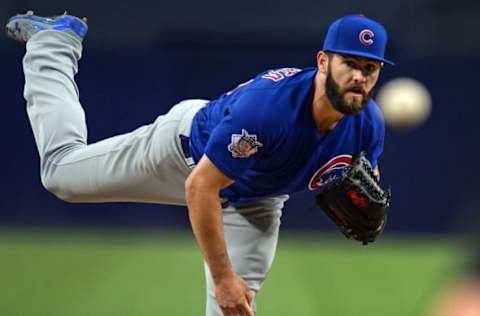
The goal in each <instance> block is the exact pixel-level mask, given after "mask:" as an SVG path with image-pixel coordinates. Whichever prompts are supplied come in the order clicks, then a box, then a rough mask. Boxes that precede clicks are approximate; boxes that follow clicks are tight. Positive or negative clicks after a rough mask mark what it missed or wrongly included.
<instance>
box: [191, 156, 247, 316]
mask: <svg viewBox="0 0 480 316" xmlns="http://www.w3.org/2000/svg"><path fill="white" fill-rule="evenodd" d="M232 183H234V181H233V180H232V179H230V178H228V177H227V176H225V175H224V174H223V173H222V172H221V171H220V170H219V169H218V168H217V167H216V166H215V165H214V164H213V163H212V162H211V161H210V159H208V157H207V156H205V155H204V156H203V157H202V159H200V161H199V163H198V165H197V166H196V167H195V169H194V170H193V171H192V173H191V174H190V176H189V177H188V179H187V181H186V183H185V190H186V197H187V205H188V211H189V216H190V222H191V225H192V229H193V233H194V234H195V237H196V239H197V242H198V244H199V246H200V248H201V250H202V252H203V256H204V258H205V260H206V262H207V265H208V267H209V268H210V272H211V275H212V278H213V282H214V284H215V294H216V298H217V303H218V305H219V306H220V308H221V309H222V310H223V312H224V314H225V315H237V314H238V315H247V316H253V311H252V309H251V307H250V304H251V301H252V299H253V292H252V291H251V290H250V289H249V288H248V287H247V285H246V283H245V281H244V280H243V279H241V278H240V277H239V276H237V275H236V274H235V273H234V272H233V269H232V266H231V263H230V260H229V257H228V253H227V247H226V244H225V240H224V233H223V214H222V208H221V205H220V198H219V193H220V190H221V189H222V188H225V187H227V186H229V185H231V184H232Z"/></svg>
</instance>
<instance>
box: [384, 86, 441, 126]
mask: <svg viewBox="0 0 480 316" xmlns="http://www.w3.org/2000/svg"><path fill="white" fill-rule="evenodd" d="M376 99H377V103H378V105H379V107H380V109H381V110H382V112H383V116H384V117H385V123H386V124H387V125H388V126H390V127H392V128H398V129H412V128H415V127H418V126H419V125H421V124H422V123H423V122H425V121H426V120H427V119H428V117H429V115H430V112H431V108H432V98H431V96H430V93H429V92H428V90H427V88H425V86H424V85H423V84H422V83H420V82H419V81H417V80H415V79H411V78H396V79H393V80H391V81H389V82H387V83H386V84H385V85H383V86H382V87H381V88H380V90H379V91H378V95H377V98H376Z"/></svg>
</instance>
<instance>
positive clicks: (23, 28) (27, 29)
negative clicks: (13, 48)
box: [6, 11, 88, 43]
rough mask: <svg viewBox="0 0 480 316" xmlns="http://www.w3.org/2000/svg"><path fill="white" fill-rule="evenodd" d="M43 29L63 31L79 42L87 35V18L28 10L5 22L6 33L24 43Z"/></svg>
mask: <svg viewBox="0 0 480 316" xmlns="http://www.w3.org/2000/svg"><path fill="white" fill-rule="evenodd" d="M45 30H54V31H59V32H65V33H67V34H69V35H71V36H73V37H75V38H76V39H77V40H79V41H80V42H81V41H82V40H83V39H84V37H85V35H87V31H88V26H87V18H83V19H80V18H77V17H75V16H71V15H67V13H66V12H65V14H63V15H59V16H54V17H48V18H47V17H41V16H37V15H34V14H33V11H28V12H27V13H26V14H18V15H15V16H13V17H11V18H10V20H9V21H8V23H7V26H6V31H7V35H8V36H9V37H11V38H13V39H14V40H16V41H19V42H22V43H26V42H27V41H28V40H29V39H30V38H31V37H32V36H33V35H35V34H36V33H38V32H41V31H45Z"/></svg>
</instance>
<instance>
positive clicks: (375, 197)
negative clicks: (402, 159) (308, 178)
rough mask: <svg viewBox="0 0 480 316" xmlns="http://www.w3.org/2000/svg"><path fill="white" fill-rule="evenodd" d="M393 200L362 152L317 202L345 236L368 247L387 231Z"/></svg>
mask: <svg viewBox="0 0 480 316" xmlns="http://www.w3.org/2000/svg"><path fill="white" fill-rule="evenodd" d="M390 198H391V193H390V189H388V190H384V189H383V188H382V187H381V186H380V182H379V180H378V178H377V176H376V175H375V174H374V172H373V169H372V166H371V164H370V162H369V161H368V159H367V158H365V153H364V152H361V153H360V154H358V155H356V156H355V157H354V158H353V159H352V164H351V166H349V167H347V168H346V169H345V171H344V173H343V174H342V176H341V177H340V178H339V179H338V180H336V181H334V182H333V183H331V184H329V185H328V186H327V187H326V188H325V189H324V190H323V191H322V192H321V193H319V194H318V195H317V197H316V202H317V205H318V206H320V208H321V209H322V210H323V211H324V212H325V213H326V214H327V215H328V217H330V219H331V220H332V221H333V222H334V223H335V224H336V225H337V227H338V228H339V229H340V231H341V232H342V233H343V234H344V235H345V237H347V238H348V239H354V240H357V241H361V242H362V243H363V244H364V245H367V244H368V243H369V242H373V241H375V238H377V236H378V235H380V234H381V233H382V231H383V229H384V228H385V224H386V222H387V209H388V207H389V205H390Z"/></svg>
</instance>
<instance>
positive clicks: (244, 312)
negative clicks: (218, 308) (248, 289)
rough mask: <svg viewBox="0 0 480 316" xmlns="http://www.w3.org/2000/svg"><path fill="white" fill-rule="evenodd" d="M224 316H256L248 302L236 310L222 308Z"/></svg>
mask: <svg viewBox="0 0 480 316" xmlns="http://www.w3.org/2000/svg"><path fill="white" fill-rule="evenodd" d="M222 311H223V315H224V316H255V313H254V312H253V309H252V307H251V305H250V304H249V303H247V302H246V301H245V302H243V303H242V304H240V305H238V306H237V307H236V308H222Z"/></svg>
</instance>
